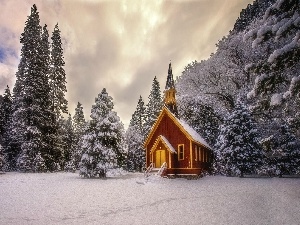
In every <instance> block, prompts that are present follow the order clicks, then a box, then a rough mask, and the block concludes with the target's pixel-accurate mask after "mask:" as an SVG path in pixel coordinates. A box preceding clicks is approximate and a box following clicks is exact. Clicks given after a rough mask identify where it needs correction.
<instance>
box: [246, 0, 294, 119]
mask: <svg viewBox="0 0 300 225" xmlns="http://www.w3.org/2000/svg"><path fill="white" fill-rule="evenodd" d="M299 11H300V4H299V1H298V0H296V1H294V0H292V1H290V0H277V1H275V3H273V4H272V5H271V6H270V7H269V8H268V9H267V10H266V11H265V13H264V16H263V18H262V19H261V20H257V21H255V22H254V24H252V26H250V27H249V30H248V32H247V33H245V35H244V41H245V42H248V41H251V42H252V48H253V51H256V52H260V55H261V56H260V57H258V58H257V59H256V60H255V62H254V63H249V64H248V65H246V67H245V69H247V70H248V72H249V73H250V74H251V77H254V78H255V80H254V79H253V81H254V85H253V88H252V90H251V91H250V92H249V93H248V98H249V99H254V100H255V104H254V106H255V108H254V109H256V110H257V111H267V110H269V112H267V113H268V114H270V113H271V112H270V111H271V110H272V117H273V118H274V117H278V118H282V112H283V110H284V111H285V115H289V116H290V117H293V116H294V115H295V114H296V112H297V110H295V109H296V108H298V107H299V105H300V102H299V93H300V77H299V75H298V71H299V68H300V60H299V58H300V41H299V40H300V31H299V28H300V19H299V18H300V17H299ZM274 109H277V112H274ZM275 113H276V114H275Z"/></svg>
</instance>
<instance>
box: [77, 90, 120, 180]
mask: <svg viewBox="0 0 300 225" xmlns="http://www.w3.org/2000/svg"><path fill="white" fill-rule="evenodd" d="M113 106H114V105H113V99H112V97H110V96H109V95H108V93H107V92H106V89H105V88H104V89H103V90H102V92H101V93H100V94H99V95H98V97H97V98H96V100H95V105H93V106H92V110H91V119H92V120H91V121H90V124H89V128H88V130H87V133H86V135H84V138H83V144H82V148H83V150H84V153H83V155H82V158H81V162H80V174H81V175H83V176H85V177H95V176H100V177H103V176H105V174H106V171H107V169H111V168H116V167H123V166H124V160H125V153H124V149H123V148H124V128H123V124H122V123H121V122H120V118H119V117H118V116H117V113H116V112H114V111H113Z"/></svg>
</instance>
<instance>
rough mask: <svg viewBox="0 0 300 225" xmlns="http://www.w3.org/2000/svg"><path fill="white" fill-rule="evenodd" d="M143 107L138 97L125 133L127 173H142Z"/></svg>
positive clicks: (142, 102) (143, 160)
mask: <svg viewBox="0 0 300 225" xmlns="http://www.w3.org/2000/svg"><path fill="white" fill-rule="evenodd" d="M144 118H145V106H144V101H143V99H142V96H140V98H139V101H138V104H137V107H136V110H135V112H134V113H133V115H132V118H131V120H130V124H129V127H128V129H127V131H126V143H127V147H128V153H127V168H128V170H129V171H142V168H143V166H144V164H145V151H144V147H143V143H144V140H145V131H144V123H145V120H144Z"/></svg>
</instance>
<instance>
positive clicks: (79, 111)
mask: <svg viewBox="0 0 300 225" xmlns="http://www.w3.org/2000/svg"><path fill="white" fill-rule="evenodd" d="M73 127H74V151H73V153H72V157H71V160H72V163H71V164H74V166H75V168H77V167H78V165H79V162H80V159H81V156H82V148H81V145H82V138H83V135H84V133H85V130H86V129H87V122H86V121H85V118H84V114H83V106H82V104H81V103H80V102H78V104H77V107H76V108H75V114H74V117H73Z"/></svg>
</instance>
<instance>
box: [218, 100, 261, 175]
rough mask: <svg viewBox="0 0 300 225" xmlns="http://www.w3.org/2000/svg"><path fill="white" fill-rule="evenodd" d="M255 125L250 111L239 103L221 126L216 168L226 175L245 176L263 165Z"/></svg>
mask: <svg viewBox="0 0 300 225" xmlns="http://www.w3.org/2000/svg"><path fill="white" fill-rule="evenodd" d="M255 127H256V126H255V123H254V121H253V119H252V118H251V115H250V113H249V111H248V109H247V108H246V107H245V106H244V105H243V104H242V103H241V102H239V101H238V102H237V104H236V106H235V109H234V111H233V112H232V113H231V115H230V116H229V117H228V118H226V120H225V122H224V124H223V125H222V126H221V130H220V134H219V137H218V140H217V144H216V146H215V158H216V162H215V165H216V166H215V167H216V169H217V170H218V172H220V173H223V174H226V175H240V176H243V174H244V173H245V172H251V173H253V172H255V169H257V168H259V167H260V166H261V165H262V164H263V158H264V156H263V154H262V151H261V149H260V146H259V142H258V133H257V130H256V128H255Z"/></svg>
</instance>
